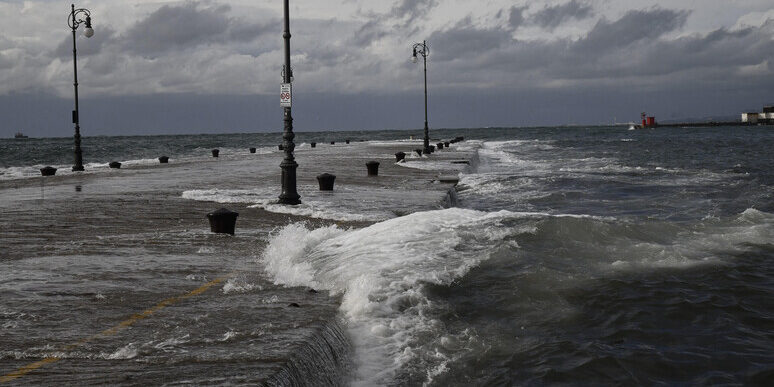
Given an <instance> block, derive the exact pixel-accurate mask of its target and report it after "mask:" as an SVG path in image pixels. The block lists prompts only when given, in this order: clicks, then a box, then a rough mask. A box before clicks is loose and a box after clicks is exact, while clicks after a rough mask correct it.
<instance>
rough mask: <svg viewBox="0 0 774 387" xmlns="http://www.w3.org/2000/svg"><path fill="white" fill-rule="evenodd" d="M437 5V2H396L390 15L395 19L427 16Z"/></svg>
mask: <svg viewBox="0 0 774 387" xmlns="http://www.w3.org/2000/svg"><path fill="white" fill-rule="evenodd" d="M437 4H438V1H437V0H398V2H397V3H396V4H395V5H393V7H392V10H391V11H390V15H391V16H392V17H395V18H406V17H408V18H409V19H412V18H416V17H419V16H422V15H425V14H427V12H428V11H430V9H432V8H433V7H435V6H436V5H437Z"/></svg>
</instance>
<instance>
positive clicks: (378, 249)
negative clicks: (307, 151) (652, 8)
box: [3, 127, 774, 386]
mask: <svg viewBox="0 0 774 387" xmlns="http://www.w3.org/2000/svg"><path fill="white" fill-rule="evenodd" d="M437 133H438V136H439V137H441V138H452V137H454V136H458V135H464V136H465V137H466V139H467V141H466V142H464V143H462V144H461V145H460V146H463V147H469V148H470V149H473V150H475V152H476V153H475V154H476V156H475V157H474V158H473V160H471V164H470V166H469V167H466V168H464V169H462V170H461V171H459V172H457V171H456V170H453V171H452V172H454V173H459V174H460V178H461V179H460V184H459V185H458V187H457V190H458V194H457V200H456V202H457V206H456V207H454V208H448V209H442V210H433V211H416V212H413V213H410V214H407V215H404V216H397V217H396V216H394V215H393V216H386V215H385V216H380V215H379V214H380V213H379V212H376V213H375V212H373V211H372V210H370V209H366V208H358V207H357V206H351V205H350V204H351V203H346V202H342V203H338V204H336V203H334V204H333V205H334V206H335V205H339V208H325V209H324V211H317V212H315V211H313V212H312V213H313V214H315V216H320V217H324V216H328V215H326V214H342V213H352V212H356V214H354V215H358V214H357V212H358V211H362V212H363V213H362V214H360V215H362V218H358V217H355V219H368V220H371V221H372V222H373V224H372V225H370V226H367V227H363V228H357V229H350V228H343V227H339V226H335V225H332V226H325V227H315V226H312V225H310V224H309V223H294V224H290V225H288V226H286V227H284V228H281V229H277V230H274V231H273V232H271V233H270V235H269V237H268V240H267V241H266V243H267V245H266V247H265V249H263V250H262V251H261V252H260V253H259V255H258V256H259V258H258V260H257V261H256V262H255V265H257V266H259V267H260V269H261V270H263V271H264V272H265V273H266V274H267V275H268V276H269V277H270V278H271V280H272V281H274V282H275V283H276V284H280V285H287V286H305V287H312V288H316V289H326V290H330V291H331V292H332V293H334V294H338V295H340V296H341V306H340V308H339V314H340V317H341V318H342V320H343V321H344V324H345V326H346V333H347V334H348V336H349V339H350V340H351V342H352V344H353V353H352V358H353V363H354V367H353V370H352V375H351V378H350V379H351V380H350V384H352V385H438V386H445V385H514V384H516V385H518V384H554V383H562V384H585V385H588V384H764V383H766V382H767V381H770V380H772V378H773V377H774V351H772V350H771V348H774V333H773V332H774V304H772V302H771V300H772V298H773V297H772V296H774V261H773V258H774V242H773V241H774V239H773V238H772V237H773V236H774V200H772V199H774V198H773V197H772V195H773V193H772V185H773V184H774V172H772V171H771V168H770V167H771V165H772V164H773V163H772V162H773V161H774V154H772V153H771V152H770V149H772V145H774V132H772V131H770V129H768V128H766V127H760V128H709V129H682V128H660V129H654V130H637V131H628V130H626V129H622V128H534V129H469V130H455V131H438V132H437ZM315 135H316V136H336V137H337V138H341V139H337V140H336V141H342V139H343V138H344V137H345V136H351V137H353V139H354V135H351V134H315ZM241 136H249V135H241ZM261 136H263V135H256V136H254V137H250V138H249V140H250V141H251V142H255V143H258V140H257V138H263V137H261ZM183 137H184V136H183ZM299 137H301V136H299ZM362 137H363V139H369V140H373V139H377V140H392V139H398V138H401V139H402V138H405V137H406V133H405V132H387V131H386V132H374V133H370V132H369V133H365V134H363V135H362ZM320 138H322V137H320ZM247 139H248V138H245V137H240V135H233V136H212V137H208V138H207V140H208V141H212V143H208V144H207V146H204V147H203V150H205V151H206V150H207V148H209V147H210V145H212V146H213V147H214V146H219V147H227V146H228V144H233V147H234V148H237V147H243V146H245V145H243V144H244V143H245V141H246V140H247ZM323 139H324V140H326V141H333V140H327V139H325V138H323ZM101 140H102V139H100V141H101ZM104 140H105V142H106V143H108V142H109V141H115V142H117V143H120V142H121V141H124V139H113V138H104ZM158 140H159V139H158V138H156V139H147V138H145V139H143V138H128V140H126V141H137V142H139V143H140V144H143V143H147V144H149V145H148V147H152V146H158V144H159V143H161V141H158ZM272 140H273V137H268V135H267V137H266V140H265V142H264V146H265V147H266V148H267V149H268V148H269V147H271V146H272V145H271V143H272ZM3 141H12V140H3ZM41 141H44V140H41ZM51 141H60V140H51ZM95 141H97V140H96V139H95ZM185 141H187V140H181V141H180V142H185ZM230 141H231V142H230ZM310 141H313V140H310ZM193 142H194V141H192V143H193ZM151 143H153V144H156V145H150V144H151ZM114 145H115V146H116V150H114V151H105V152H106V153H105V155H104V156H103V160H99V162H107V161H109V160H110V159H112V158H118V157H121V158H123V159H132V158H134V159H138V160H140V159H143V158H152V157H154V156H155V154H157V153H159V150H156V151H155V152H152V153H153V154H152V155H151V154H150V153H149V154H148V155H145V154H141V155H140V154H138V155H135V154H126V153H122V151H121V150H120V148H121V147H120V146H119V145H116V144H114ZM259 145H260V144H259ZM105 149H108V147H107V146H106V147H105ZM111 149H113V148H111ZM165 151H167V152H169V153H172V154H169V156H171V157H186V155H193V154H194V153H193V151H192V152H190V153H187V152H188V151H185V150H184V151H178V153H174V152H172V151H170V150H165ZM111 152H113V153H111ZM5 154H8V153H5ZM3 157H4V158H5V156H3ZM191 157H195V156H191ZM36 160H37V159H36ZM67 161H68V159H61V158H60V159H51V160H45V162H41V163H57V162H58V163H61V164H66V163H67ZM3 162H4V163H5V164H4V166H5V167H6V168H17V167H20V168H23V167H29V166H30V165H32V164H34V163H30V162H27V163H26V164H14V163H13V161H10V160H7V159H4V161H3ZM35 163H38V161H35ZM428 165H429V166H431V167H433V165H434V164H432V163H422V164H420V163H406V164H405V166H406V167H407V168H411V167H422V168H427V167H428ZM435 167H437V168H439V169H442V170H444V172H443V173H447V174H448V173H449V171H450V170H451V167H450V166H448V165H436V166H435ZM7 174H10V173H7ZM21 176H22V177H23V176H24V173H22V174H21ZM208 190H210V187H202V189H199V190H191V191H187V192H185V193H183V197H184V198H186V199H191V200H223V201H238V200H244V201H250V200H253V199H251V198H250V197H249V195H254V193H252V192H243V191H236V190H235V191H232V192H215V195H212V193H213V192H212V191H211V190H210V191H208ZM208 193H209V194H210V195H208ZM240 196H242V197H241V198H240ZM245 196H246V197H245ZM385 200H386V199H385ZM312 203H314V202H312ZM257 204H260V203H257ZM326 205H328V206H330V205H331V204H330V203H327V204H326ZM378 205H379V203H374V205H373V206H376V207H378ZM389 205H390V206H394V205H395V204H394V203H392V202H391V203H389ZM268 210H271V208H268ZM310 210H314V208H312V209H310ZM330 216H334V215H330ZM337 216H340V215H337ZM307 382H308V381H307Z"/></svg>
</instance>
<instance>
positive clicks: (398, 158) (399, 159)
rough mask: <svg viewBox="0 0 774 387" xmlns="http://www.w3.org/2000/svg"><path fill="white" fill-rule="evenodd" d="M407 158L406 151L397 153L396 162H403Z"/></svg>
mask: <svg viewBox="0 0 774 387" xmlns="http://www.w3.org/2000/svg"><path fill="white" fill-rule="evenodd" d="M405 158H406V153H404V152H398V153H396V154H395V162H396V163H399V162H401V161H402V160H403V159H405Z"/></svg>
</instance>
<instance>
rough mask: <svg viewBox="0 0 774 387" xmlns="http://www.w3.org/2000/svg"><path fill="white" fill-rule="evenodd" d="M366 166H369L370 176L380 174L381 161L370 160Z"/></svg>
mask: <svg viewBox="0 0 774 387" xmlns="http://www.w3.org/2000/svg"><path fill="white" fill-rule="evenodd" d="M366 168H368V176H379V162H378V161H369V162H367V163H366Z"/></svg>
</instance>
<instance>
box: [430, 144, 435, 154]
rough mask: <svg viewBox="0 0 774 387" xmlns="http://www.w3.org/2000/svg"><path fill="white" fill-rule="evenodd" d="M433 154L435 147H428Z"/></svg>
mask: <svg viewBox="0 0 774 387" xmlns="http://www.w3.org/2000/svg"><path fill="white" fill-rule="evenodd" d="M433 152H435V145H430V153H433Z"/></svg>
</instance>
